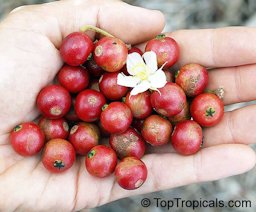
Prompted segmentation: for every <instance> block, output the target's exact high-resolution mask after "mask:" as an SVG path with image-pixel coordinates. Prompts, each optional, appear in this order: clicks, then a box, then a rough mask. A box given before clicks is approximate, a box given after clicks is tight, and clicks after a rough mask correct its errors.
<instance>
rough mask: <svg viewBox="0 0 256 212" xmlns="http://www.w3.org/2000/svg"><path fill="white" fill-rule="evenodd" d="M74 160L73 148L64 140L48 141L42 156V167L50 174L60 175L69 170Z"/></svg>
mask: <svg viewBox="0 0 256 212" xmlns="http://www.w3.org/2000/svg"><path fill="white" fill-rule="evenodd" d="M75 159H76V153H75V149H74V147H73V146H72V144H70V143H69V142H68V141H66V140H64V139H52V140H50V141H48V142H47V143H46V145H45V148H44V151H43V155H42V162H43V165H44V167H45V168H46V169H48V171H50V172H52V173H61V172H64V171H66V170H67V169H69V168H71V166H72V165H73V164H74V162H75Z"/></svg>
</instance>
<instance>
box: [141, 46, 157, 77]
mask: <svg viewBox="0 0 256 212" xmlns="http://www.w3.org/2000/svg"><path fill="white" fill-rule="evenodd" d="M142 57H143V58H144V60H145V62H146V65H147V66H148V67H149V69H150V73H154V72H156V71H157V57H156V53H155V52H153V51H149V52H145V53H144V54H143V56H142Z"/></svg>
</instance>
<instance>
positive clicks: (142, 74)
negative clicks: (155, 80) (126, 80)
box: [132, 63, 150, 80]
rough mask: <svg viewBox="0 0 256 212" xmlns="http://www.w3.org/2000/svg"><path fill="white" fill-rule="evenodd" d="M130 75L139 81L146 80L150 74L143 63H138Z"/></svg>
mask: <svg viewBox="0 0 256 212" xmlns="http://www.w3.org/2000/svg"><path fill="white" fill-rule="evenodd" d="M132 73H134V75H135V76H136V77H138V78H140V79H141V80H146V79H147V78H148V75H149V73H150V71H149V69H148V67H147V66H146V65H145V64H144V63H138V64H137V65H136V66H134V67H133V69H132Z"/></svg>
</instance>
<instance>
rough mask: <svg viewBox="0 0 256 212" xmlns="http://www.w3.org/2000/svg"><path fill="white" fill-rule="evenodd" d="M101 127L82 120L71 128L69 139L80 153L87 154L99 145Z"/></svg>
mask: <svg viewBox="0 0 256 212" xmlns="http://www.w3.org/2000/svg"><path fill="white" fill-rule="evenodd" d="M99 139H100V131H99V128H98V127H97V126H96V125H95V124H91V123H85V122H81V123H78V124H77V125H74V126H73V127H72V128H71V130H70V135H69V141H70V142H71V143H72V145H73V147H74V148H75V150H76V153H78V154H79V155H86V154H87V153H88V152H89V151H90V150H91V148H92V147H94V146H96V145H98V143H99Z"/></svg>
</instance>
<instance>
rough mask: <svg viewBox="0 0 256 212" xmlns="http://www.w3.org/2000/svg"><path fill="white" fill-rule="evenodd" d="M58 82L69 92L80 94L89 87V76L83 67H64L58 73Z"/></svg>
mask: <svg viewBox="0 0 256 212" xmlns="http://www.w3.org/2000/svg"><path fill="white" fill-rule="evenodd" d="M58 81H59V83H60V84H61V85H62V86H63V87H64V88H66V89H67V90H68V91H69V92H71V93H78V92H80V91H81V90H84V89H85V88H86V87H87V86H88V85H89V74H88V71H87V70H86V69H84V68H82V67H81V66H79V67H74V66H69V65H64V66H63V67H62V68H61V69H60V71H59V73H58Z"/></svg>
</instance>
